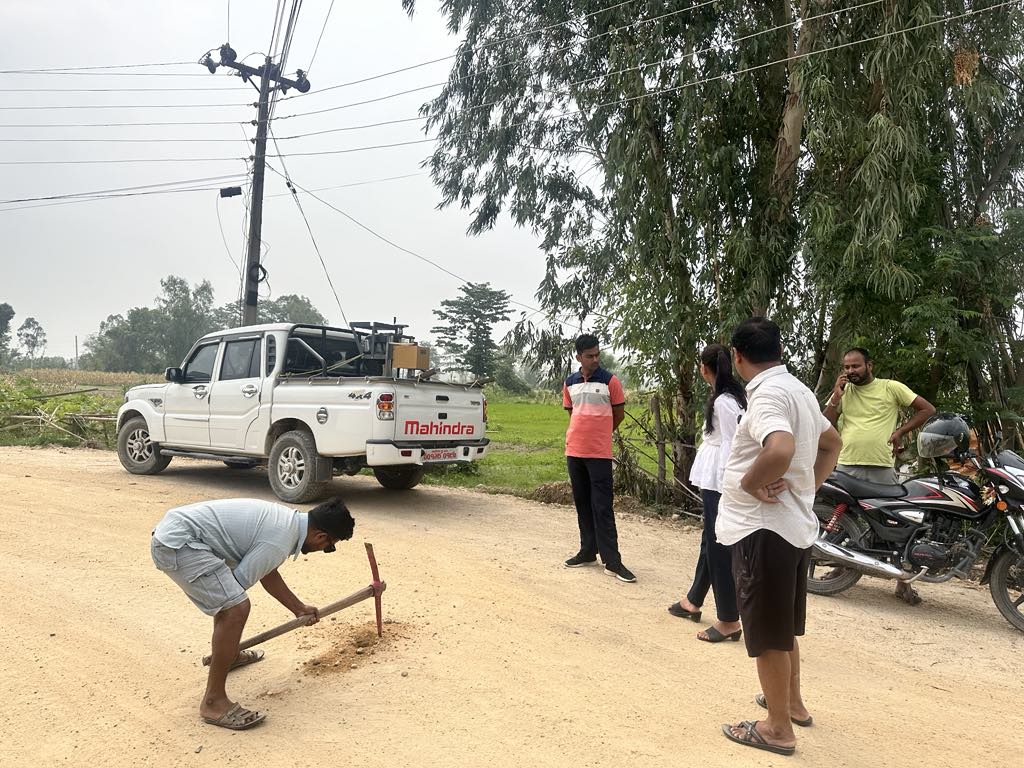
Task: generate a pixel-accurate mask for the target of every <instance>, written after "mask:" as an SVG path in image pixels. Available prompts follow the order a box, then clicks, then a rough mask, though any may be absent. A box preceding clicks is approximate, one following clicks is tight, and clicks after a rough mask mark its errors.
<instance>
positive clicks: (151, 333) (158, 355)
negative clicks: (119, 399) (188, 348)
mask: <svg viewBox="0 0 1024 768" xmlns="http://www.w3.org/2000/svg"><path fill="white" fill-rule="evenodd" d="M164 320H165V318H164V316H163V315H162V313H160V312H159V311H158V310H155V309H151V308H148V307H133V308H132V309H129V310H128V312H127V313H125V314H124V315H110V316H109V317H108V318H107V319H106V320H104V321H103V322H102V323H100V329H99V332H98V333H96V334H94V335H92V336H89V337H88V338H87V339H86V340H85V354H84V355H82V357H81V358H80V360H79V365H80V366H81V367H82V368H85V369H87V370H96V371H135V372H138V373H158V372H160V371H162V370H164V369H165V368H168V367H170V366H174V365H177V364H178V363H180V362H181V358H180V357H179V358H177V359H174V358H171V357H169V356H168V350H167V348H166V346H165V344H164V340H163V336H162V332H163V327H164Z"/></svg>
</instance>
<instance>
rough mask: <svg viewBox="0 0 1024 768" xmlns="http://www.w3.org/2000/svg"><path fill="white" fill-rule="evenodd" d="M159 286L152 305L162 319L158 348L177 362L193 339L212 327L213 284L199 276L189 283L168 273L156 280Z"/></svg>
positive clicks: (207, 331) (186, 351) (189, 346)
mask: <svg viewBox="0 0 1024 768" xmlns="http://www.w3.org/2000/svg"><path fill="white" fill-rule="evenodd" d="M160 288H161V294H160V295H159V296H158V297H157V299H156V309H157V311H158V312H159V313H160V315H161V321H162V323H163V330H162V337H163V338H162V349H163V352H164V354H165V356H166V359H167V360H172V361H174V362H173V365H177V364H178V363H179V362H181V361H182V360H183V359H184V357H185V355H186V354H187V353H188V351H189V349H190V348H191V347H192V344H193V343H195V340H196V339H198V338H199V337H200V336H205V335H206V334H207V333H209V332H210V331H212V330H214V326H213V286H212V285H210V282H209V281H208V280H203V281H202V282H201V283H197V284H196V285H195V286H192V287H190V286H189V284H188V281H187V280H185V279H184V278H181V277H175V276H174V275H170V276H169V277H166V278H164V279H163V280H161V281H160ZM170 364H171V363H169V365H170Z"/></svg>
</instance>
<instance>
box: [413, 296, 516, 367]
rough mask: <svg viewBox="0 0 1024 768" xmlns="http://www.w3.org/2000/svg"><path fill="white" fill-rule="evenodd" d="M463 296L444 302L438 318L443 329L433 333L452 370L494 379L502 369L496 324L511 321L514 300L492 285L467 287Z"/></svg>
mask: <svg viewBox="0 0 1024 768" xmlns="http://www.w3.org/2000/svg"><path fill="white" fill-rule="evenodd" d="M459 293H460V294H461V295H460V296H458V297H457V298H454V299H445V300H444V301H442V302H441V309H435V310H434V315H435V316H436V317H437V319H438V320H439V321H441V322H442V323H443V325H438V326H436V327H434V328H432V329H431V331H430V332H431V333H432V334H435V336H436V342H437V347H438V348H439V349H440V350H441V353H442V355H443V357H444V358H445V359H446V361H447V363H448V366H449V368H450V369H451V370H455V371H461V372H466V373H471V374H473V375H474V376H480V377H483V376H493V375H494V373H495V371H496V369H497V367H498V357H499V355H498V345H497V343H495V341H494V325H495V323H499V322H505V321H507V320H508V319H509V315H508V307H509V299H510V296H509V294H508V293H507V292H505V291H501V290H496V289H494V288H491V285H490V283H466V284H465V285H462V286H460V287H459Z"/></svg>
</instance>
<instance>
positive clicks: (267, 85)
mask: <svg viewBox="0 0 1024 768" xmlns="http://www.w3.org/2000/svg"><path fill="white" fill-rule="evenodd" d="M237 58H238V54H236V53H235V51H234V49H232V48H231V46H230V45H228V44H227V43H224V45H222V46H221V47H220V62H219V63H218V62H215V61H214V60H213V59H212V58H211V57H210V54H206V56H205V57H204V58H203V59H202V60H201V61H200V62H199V63H200V64H202V65H203V66H205V67H206V68H207V69H208V70H210V74H213V73H215V72H216V71H217V67H219V66H220V67H229V68H231V69H234V70H237V72H238V74H239V77H241V78H242V79H243V80H244V81H245V82H247V83H248V82H251V81H252V80H254V79H255V78H259V80H260V85H259V92H260V99H259V101H258V102H257V103H256V105H255V106H256V107H257V108H258V110H259V111H258V112H257V116H256V121H255V125H256V140H255V144H256V152H255V153H254V154H253V156H252V161H253V168H252V201H251V203H250V207H249V247H248V251H247V253H246V259H245V288H244V291H243V293H244V296H245V298H244V303H243V306H242V325H255V324H256V302H257V299H258V295H259V294H258V289H259V284H260V283H261V282H262V281H263V279H264V277H265V276H266V270H265V269H264V268H263V266H262V265H261V264H260V245H261V244H262V240H261V237H260V236H261V234H262V231H263V181H264V178H265V174H266V163H267V132H268V129H269V127H270V92H271V91H272V90H274V89H276V90H279V91H281V92H282V93H287V91H288V89H289V88H294V89H295V90H297V91H298V92H299V93H306V92H307V91H308V90H309V88H310V85H309V80H307V79H306V75H305V73H304V72H303V71H302V70H301V69H299V70H296V75H297V77H296V79H295V80H290V79H288V78H286V77H282V76H281V70H280V68H279V67H278V66H277V65H275V64H274V63H273V62H272V61H271V60H270V57H269V56H268V57H267V58H266V59H265V60H264V62H263V66H262V67H258V68H257V67H250V66H249V65H247V64H243V63H242V62H240V61H237ZM272 84H273V87H271V86H272ZM253 86H254V87H255V86H256V84H255V83H253Z"/></svg>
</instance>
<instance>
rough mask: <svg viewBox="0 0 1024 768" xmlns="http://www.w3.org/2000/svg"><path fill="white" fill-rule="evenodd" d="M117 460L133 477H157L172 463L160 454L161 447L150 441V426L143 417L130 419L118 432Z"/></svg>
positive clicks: (169, 458) (168, 458)
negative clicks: (157, 474)
mask: <svg viewBox="0 0 1024 768" xmlns="http://www.w3.org/2000/svg"><path fill="white" fill-rule="evenodd" d="M117 458H119V459H120V460H121V466H122V467H124V468H125V469H127V470H128V471H129V472H131V473H132V474H133V475H155V474H156V473H157V472H163V471H164V470H165V469H166V468H167V465H168V464H170V463H171V457H170V456H163V455H161V453H160V445H159V444H157V443H154V442H153V441H152V440H150V439H149V425H148V424H146V420H145V419H144V418H142V417H141V416H136V417H135V418H133V419H128V421H126V422H125V423H124V424H122V425H121V429H119V430H118V431H117Z"/></svg>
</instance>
